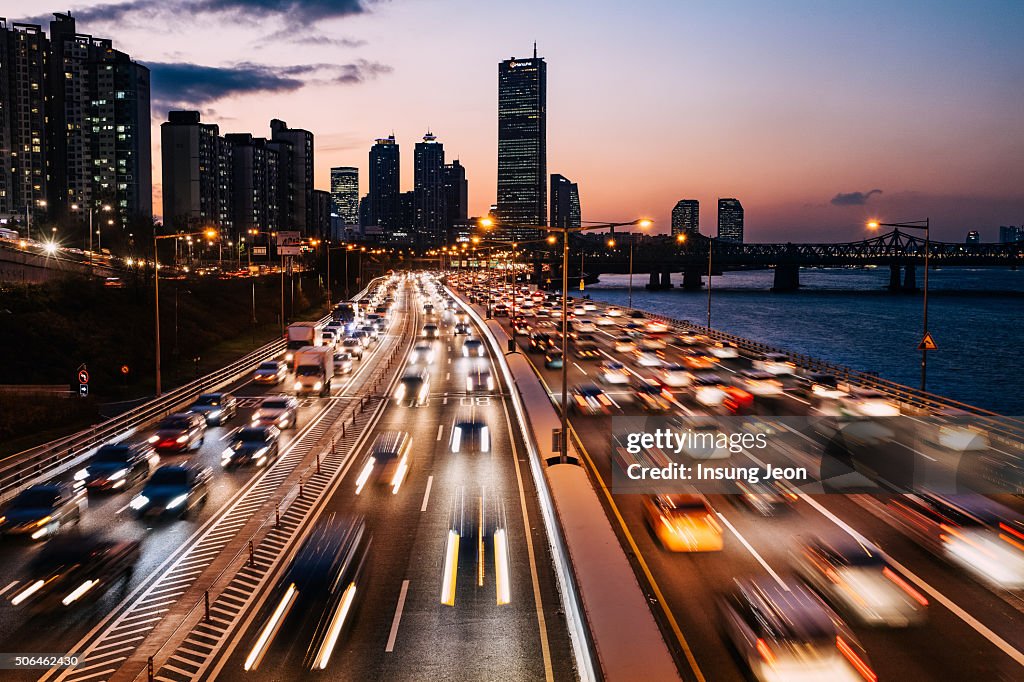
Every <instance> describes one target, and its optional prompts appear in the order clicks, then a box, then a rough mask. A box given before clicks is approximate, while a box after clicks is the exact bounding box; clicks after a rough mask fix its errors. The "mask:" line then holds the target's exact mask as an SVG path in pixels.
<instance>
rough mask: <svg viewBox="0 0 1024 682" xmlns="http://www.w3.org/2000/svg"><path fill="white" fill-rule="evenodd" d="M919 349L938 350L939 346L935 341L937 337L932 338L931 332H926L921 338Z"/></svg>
mask: <svg viewBox="0 0 1024 682" xmlns="http://www.w3.org/2000/svg"><path fill="white" fill-rule="evenodd" d="M917 349H918V350H938V349H939V346H938V345H937V344H936V343H935V339H933V338H932V333H931V332H925V333H924V338H923V339H921V343H919V344H917Z"/></svg>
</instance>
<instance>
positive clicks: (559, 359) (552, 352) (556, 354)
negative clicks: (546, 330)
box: [544, 348, 565, 369]
mask: <svg viewBox="0 0 1024 682" xmlns="http://www.w3.org/2000/svg"><path fill="white" fill-rule="evenodd" d="M544 366H545V367H547V368H548V369H562V367H564V366H565V358H564V357H563V355H562V351H561V349H558V348H550V349H548V352H547V353H546V354H545V355H544Z"/></svg>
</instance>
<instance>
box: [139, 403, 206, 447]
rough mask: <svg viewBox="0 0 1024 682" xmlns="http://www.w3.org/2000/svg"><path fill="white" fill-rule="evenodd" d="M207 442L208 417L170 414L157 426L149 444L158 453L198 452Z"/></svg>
mask: <svg viewBox="0 0 1024 682" xmlns="http://www.w3.org/2000/svg"><path fill="white" fill-rule="evenodd" d="M205 441H206V417H205V416H203V415H201V414H196V413H194V412H177V413H175V414H169V415H167V416H166V417H164V418H163V420H162V421H161V422H160V423H159V424H157V427H156V433H154V434H153V435H152V436H150V437H149V444H150V445H152V446H153V447H154V448H156V450H157V452H163V451H171V452H188V451H189V450H198V449H199V448H201V447H202V446H203V443H204V442H205Z"/></svg>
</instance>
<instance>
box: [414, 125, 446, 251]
mask: <svg viewBox="0 0 1024 682" xmlns="http://www.w3.org/2000/svg"><path fill="white" fill-rule="evenodd" d="M413 210H414V225H415V240H414V241H415V244H416V246H418V247H420V248H430V247H434V246H440V245H441V243H442V242H443V241H444V240H445V233H446V231H447V230H446V226H445V220H446V218H447V211H446V209H445V191H444V145H443V144H441V143H440V142H438V141H437V137H436V136H435V135H434V134H432V133H431V132H430V131H427V134H426V135H424V136H423V141H422V142H417V143H416V148H415V150H414V152H413Z"/></svg>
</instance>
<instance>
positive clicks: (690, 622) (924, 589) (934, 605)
mask: <svg viewBox="0 0 1024 682" xmlns="http://www.w3.org/2000/svg"><path fill="white" fill-rule="evenodd" d="M496 286H497V287H499V289H500V286H501V285H500V284H498V285H496ZM506 298H508V297H507V296H506ZM598 307H599V308H603V306H600V305H599V306H598ZM556 309H557V306H556ZM479 310H480V311H481V314H482V315H483V313H484V308H483V307H479ZM577 312H579V311H577ZM600 315H601V311H600V309H599V310H596V311H593V312H589V313H587V314H586V315H581V317H590V318H592V319H596V318H597V317H598V316H600ZM500 319H501V321H502V323H503V325H504V327H505V328H506V330H507V331H509V333H511V332H510V325H509V322H510V320H509V318H507V317H506V318H500ZM614 319H615V321H616V324H615V325H613V326H601V327H598V328H597V330H596V332H595V333H594V334H593V336H594V340H595V341H596V343H597V344H598V347H599V349H600V353H601V357H600V358H599V359H598V361H593V362H586V361H583V360H579V359H575V360H574V359H573V358H570V359H569V367H568V376H569V384H570V386H576V385H578V384H585V383H598V384H600V383H601V382H600V380H599V378H598V373H599V370H598V366H599V364H600V361H601V360H615V361H620V362H623V363H625V364H626V366H627V368H628V371H629V372H630V373H631V374H633V375H634V376H635V377H646V376H652V377H653V376H655V374H656V372H655V370H653V369H651V368H647V367H643V366H640V365H639V364H638V363H637V358H638V355H637V354H636V353H633V352H629V353H617V352H615V350H614V348H613V346H614V341H613V339H615V338H616V337H619V336H620V335H621V334H622V331H623V330H622V329H621V328H620V325H622V326H624V325H626V324H627V323H628V322H630V321H632V320H630V319H629V318H627V317H625V316H622V317H618V318H614ZM526 322H527V324H530V325H531V326H532V327H533V328H534V330H539V331H545V332H548V333H557V332H558V328H557V327H556V326H555V325H558V324H560V322H559V321H558V319H557V317H556V314H553V315H552V318H547V319H545V318H535V317H528V318H526ZM669 336H674V337H676V338H675V340H672V341H670V342H669V344H668V346H667V348H666V349H665V350H664V351H661V352H659V353H658V355H659V356H660V357H661V358H662V359H663V360H664V361H665V362H666V363H680V362H683V358H684V356H687V355H688V354H689V353H690V351H691V346H690V345H683V344H682V343H681V341H680V340H679V336H678V335H677V334H675V333H671V334H670V335H669ZM528 340H529V339H528V336H526V335H520V336H519V346H520V348H522V349H523V350H524V352H526V351H528V346H529V343H528ZM570 348H571V344H570ZM527 357H529V358H530V359H531V361H532V363H533V365H534V367H535V369H536V371H537V372H538V375H539V376H540V377H541V378H542V380H543V382H544V384H545V386H546V388H547V390H548V392H549V393H550V394H551V395H552V398H553V400H554V401H555V402H557V401H558V400H559V399H560V395H561V370H560V369H548V368H546V367H545V363H544V357H545V356H544V355H543V354H531V353H529V352H527ZM715 364H716V365H717V368H716V369H715V371H716V372H717V373H719V374H722V375H725V376H726V377H729V376H731V375H735V373H737V372H740V371H743V370H746V369H750V368H751V360H750V358H748V357H744V356H743V354H740V356H739V357H737V358H733V359H728V358H727V359H721V360H720V361H719V362H717V363H715ZM727 381H728V379H727ZM604 388H605V389H606V390H607V394H608V396H609V397H610V398H611V399H612V400H613V401H614V402H615V403H617V405H618V409H616V410H615V414H617V415H631V414H633V415H644V414H647V413H645V412H643V411H641V410H640V409H639V408H638V406H637V405H636V404H634V403H633V401H632V396H631V393H630V391H629V389H628V387H622V388H620V387H617V386H604ZM677 398H678V394H677ZM679 400H680V402H677V403H676V404H674V405H673V406H672V408H671V411H672V413H676V414H680V413H681V414H693V413H698V412H700V411H701V410H700V409H699V407H698V406H695V405H694V404H693V403H692V402H690V401H683V400H682V399H679ZM756 402H759V403H760V405H759V407H758V411H759V412H761V413H762V414H763V415H764V419H765V421H766V422H767V423H769V424H771V423H776V424H778V423H779V422H781V420H777V421H775V422H773V420H772V419H771V416H772V415H780V416H798V415H806V414H808V413H809V411H810V410H809V404H808V403H807V401H806V400H803V399H801V398H800V397H799V396H797V395H794V394H793V393H792V392H790V391H786V392H784V393H783V394H782V395H781V396H779V397H776V398H773V399H771V400H767V401H756ZM570 421H571V423H572V425H573V431H574V434H575V437H576V438H577V441H578V443H579V444H580V445H581V446H582V449H583V451H584V453H585V457H584V459H585V460H586V463H587V465H588V468H590V470H591V475H592V476H593V477H594V478H595V480H596V482H597V484H598V485H599V486H600V487H605V486H607V488H609V489H611V487H612V483H611V475H612V456H613V453H612V447H611V442H612V438H611V435H612V424H611V417H610V416H581V415H577V414H573V415H572V416H571V419H570ZM779 434H780V435H779V437H777V438H774V439H773V440H772V450H773V452H771V453H770V454H769V455H767V456H766V455H765V454H764V453H762V452H758V454H757V456H756V457H755V456H753V455H752V454H751V453H750V452H749V451H746V452H744V453H743V454H741V455H737V456H733V457H732V458H730V463H731V464H737V465H742V466H750V465H752V464H758V463H759V461H758V460H763V459H768V458H770V457H774V458H776V459H777V460H778V461H781V462H790V463H805V462H804V459H805V456H806V453H808V452H810V451H812V449H813V448H817V447H819V446H818V445H817V444H815V443H813V442H811V441H810V440H809V439H808V438H807V437H806V436H804V435H800V434H795V433H789V432H786V431H784V430H783V428H782V427H781V426H780V427H779ZM737 460H742V461H737ZM773 461H774V460H773ZM890 497H891V496H886V495H837V494H830V495H802V494H801V495H799V496H798V498H797V499H796V500H795V501H794V502H793V503H792V504H791V505H789V509H788V510H787V511H786V512H785V513H780V514H778V515H775V516H773V517H762V516H760V515H758V514H755V513H753V512H752V511H750V510H749V509H748V508H747V507H746V506H745V505H742V504H740V503H739V501H738V500H739V498H738V496H735V495H709V502H710V503H711V505H712V507H713V509H714V510H715V512H716V513H717V515H718V518H719V520H720V523H721V526H722V528H723V532H724V549H723V550H722V551H720V552H693V553H675V552H669V551H666V550H665V549H663V548H662V546H661V544H660V543H659V542H658V540H657V539H656V538H655V537H654V535H653V533H652V531H651V529H650V526H649V525H648V523H647V521H646V519H645V515H644V510H643V498H644V496H643V495H638V494H614V495H606V496H605V497H604V500H603V501H604V503H605V506H606V509H607V511H608V514H609V517H610V519H611V520H612V523H613V526H615V527H616V531H617V533H618V534H619V536H620V539H621V541H622V543H623V546H624V547H625V548H627V550H634V551H635V552H636V556H635V557H633V563H634V567H635V569H636V573H637V575H638V578H639V579H640V580H641V584H645V585H646V587H647V590H648V592H649V594H650V595H651V602H652V610H653V612H654V613H655V616H656V617H657V618H658V620H659V622H660V624H661V626H662V629H663V633H664V634H665V637H666V640H667V641H669V642H670V643H671V644H672V645H673V648H674V650H675V653H676V654H677V660H678V663H679V667H680V671H681V673H682V674H683V675H684V676H685V677H686V678H688V679H707V680H716V681H717V680H733V679H735V680H740V679H745V677H744V675H745V673H744V671H743V666H742V665H740V663H739V661H738V660H737V657H736V655H735V652H734V651H732V650H731V648H730V647H729V645H728V644H727V643H726V641H725V639H724V637H723V635H722V632H721V625H720V622H719V619H718V617H717V615H716V612H717V609H718V597H719V595H720V594H722V593H724V592H726V591H727V590H729V589H731V587H732V584H733V581H734V580H735V579H736V578H746V577H750V576H762V577H764V576H767V577H769V578H771V579H774V580H778V581H779V582H780V583H787V584H791V583H792V582H794V581H795V578H794V571H793V568H792V554H793V552H794V551H795V550H796V549H797V547H798V546H799V544H800V542H801V541H804V540H806V539H808V538H811V537H815V536H817V537H822V538H826V539H834V538H837V537H840V536H851V537H862V538H867V539H869V540H871V541H873V542H875V543H876V544H877V545H879V546H880V547H882V549H883V550H885V551H886V552H887V553H888V555H889V556H890V557H891V558H892V559H894V560H895V561H896V562H898V563H899V566H900V567H901V571H900V572H901V573H902V575H903V576H904V577H906V578H909V579H910V581H911V582H912V584H913V586H914V588H915V589H916V590H917V591H919V593H921V594H923V596H925V597H926V598H927V600H928V602H929V607H928V614H929V617H928V622H927V623H926V624H924V625H923V626H920V627H910V628H903V629H891V628H890V629H887V628H872V627H865V626H861V625H856V624H854V625H853V629H854V631H855V633H856V635H857V637H858V639H860V641H861V643H862V644H863V646H864V649H865V651H866V652H867V659H868V660H869V661H870V665H871V667H872V669H873V671H874V674H875V675H877V678H878V679H882V680H887V679H905V680H938V679H960V678H970V679H990V680H1012V679H1020V677H1021V675H1022V674H1024V670H1022V667H1024V653H1022V652H1024V627H1022V625H1024V601H1022V600H1021V598H1020V596H1019V594H1018V593H1016V592H1012V591H1007V590H1003V589H1000V588H997V587H994V586H991V585H989V584H987V583H983V582H980V581H978V580H976V579H974V578H973V577H971V576H970V575H968V574H966V573H965V572H964V571H963V570H961V569H958V568H955V567H952V566H951V565H950V564H948V563H946V562H944V561H941V560H939V559H938V558H937V557H936V556H934V555H933V554H932V553H929V552H927V551H924V550H923V549H922V548H921V546H920V545H919V544H917V543H915V542H914V541H912V540H911V539H910V537H909V536H908V534H907V532H906V529H905V527H903V526H902V525H901V524H899V523H897V522H896V521H895V519H894V518H893V517H894V514H893V512H892V508H891V506H889V505H888V504H887V501H889V499H890ZM619 519H621V522H620V521H619ZM848 620H849V619H848ZM686 652H689V656H688V655H687V654H686ZM690 656H692V658H693V661H694V662H693V663H691V662H690V661H689V660H688V659H689V657H690Z"/></svg>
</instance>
